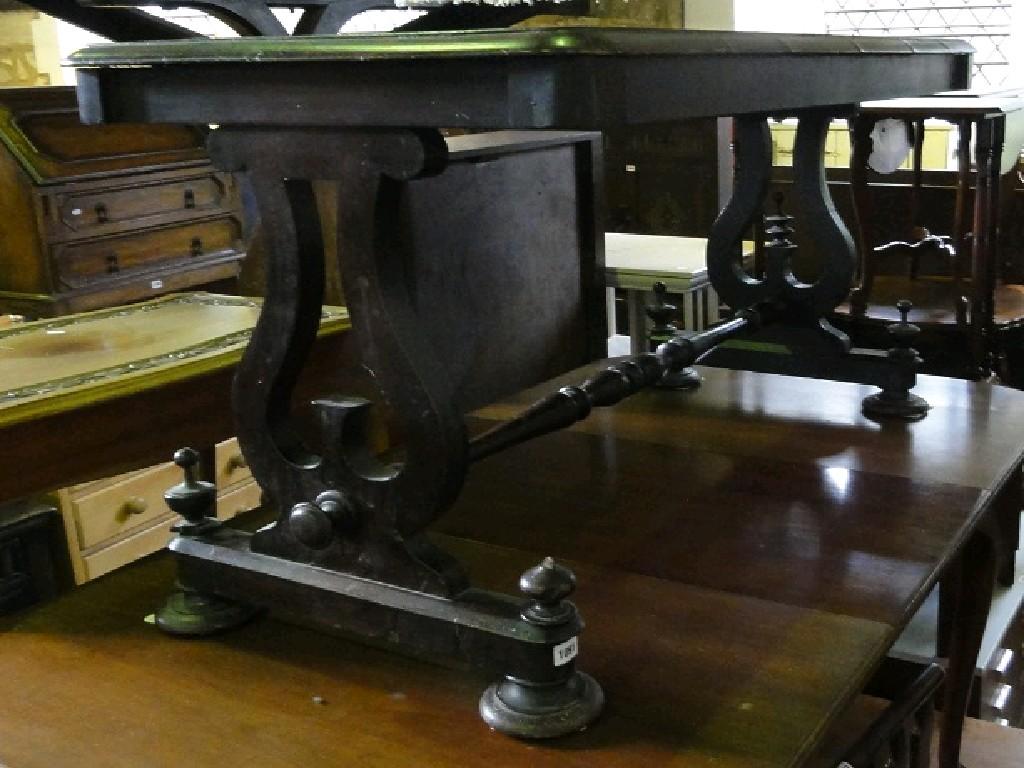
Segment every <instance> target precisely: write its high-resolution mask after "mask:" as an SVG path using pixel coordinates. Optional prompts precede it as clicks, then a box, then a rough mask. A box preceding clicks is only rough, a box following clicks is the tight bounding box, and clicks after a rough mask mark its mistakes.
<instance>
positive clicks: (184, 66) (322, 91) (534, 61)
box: [72, 28, 969, 129]
mask: <svg viewBox="0 0 1024 768" xmlns="http://www.w3.org/2000/svg"><path fill="white" fill-rule="evenodd" d="M72 63H73V65H74V66H75V67H77V68H79V74H78V78H79V80H78V82H79V100H80V103H81V105H82V114H83V118H84V119H85V120H86V121H87V122H120V121H137V120H144V121H154V122H159V121H164V122H168V121H170V122H180V123H198V124H204V123H218V124H221V125H226V124H229V123H235V122H237V123H240V124H248V125H254V124H255V125H258V124H268V123H269V124H276V125H303V126H311V125H320V126H332V127H342V126H378V127H379V126H393V127H404V126H423V127H428V126H448V127H453V128H572V129H576V128H600V127H611V126H622V125H640V124H645V123H653V122H664V121H673V120H682V119H687V118H692V117H713V116H718V115H735V114H745V113H763V112H765V111H772V112H779V113H781V112H784V111H789V112H792V111H797V110H801V109H805V108H808V107H818V106H828V105H848V104H851V103H853V102H856V101H861V100H864V99H870V98H889V97H894V96H901V95H906V94H907V93H934V92H935V91H939V90H946V89H949V88H957V87H966V85H967V81H966V77H967V75H968V69H969V53H968V50H967V48H965V47H964V44H962V43H960V42H959V41H949V40H942V41H932V40H925V39H923V38H902V39H900V38H877V37H876V38H868V37H859V38H857V40H856V41H853V40H852V39H845V38H843V37H841V36H832V37H828V36H824V35H820V36H813V35H759V34H750V33H741V32H701V31H694V30H632V29H598V28H553V29H519V30H512V31H504V30H486V31H482V32H456V33H438V34H436V35H423V34H417V33H406V34H400V33H395V34H389V35H387V36H385V37H381V36H379V35H378V36H372V35H371V36H366V35H345V36H343V37H341V38H333V39H331V40H330V41H329V42H327V43H325V42H324V41H323V40H322V39H313V38H301V37H292V38H237V39H232V40H218V41H202V42H199V43H192V42H188V41H186V42H185V43H184V44H182V45H178V44H176V43H174V42H157V43H141V44H136V45H124V46H117V47H94V48H90V49H89V50H88V51H85V52H79V53H78V54H76V55H75V56H74V57H72ZM125 63H130V64H152V65H153V66H151V67H144V68H123V67H120V66H118V65H121V64H125ZM254 68H257V69H256V70H254ZM254 71H258V73H259V74H258V75H257V76H255V77H254V76H253V73H254ZM792 82H800V83H801V87H800V88H793V87H791V83H792ZM226 104H230V105H231V108H230V113H228V112H226V111H225V105H226ZM225 118H229V119H227V120H225Z"/></svg>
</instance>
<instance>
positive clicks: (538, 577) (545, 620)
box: [519, 557, 576, 626]
mask: <svg viewBox="0 0 1024 768" xmlns="http://www.w3.org/2000/svg"><path fill="white" fill-rule="evenodd" d="M519 590H520V591H521V592H522V593H523V594H524V595H526V596H527V597H529V598H531V599H532V601H533V602H531V603H530V604H529V605H527V606H526V607H525V608H523V612H522V616H523V618H524V619H525V620H526V621H528V622H530V623H531V624H539V625H541V626H550V625H552V624H563V623H565V622H566V621H568V620H569V619H570V618H572V616H573V613H574V612H575V608H574V607H573V604H572V603H570V602H568V601H567V599H566V598H568V597H569V595H571V594H572V593H573V592H574V591H575V590H576V576H575V575H574V574H573V572H572V571H570V570H569V569H568V568H566V567H565V566H564V565H559V564H558V563H556V562H555V561H554V559H553V558H550V557H545V558H544V560H542V561H541V563H540V565H535V566H534V567H533V568H531V569H530V570H528V571H526V572H525V573H524V574H523V575H522V576H520V577H519Z"/></svg>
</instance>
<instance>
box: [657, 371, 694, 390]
mask: <svg viewBox="0 0 1024 768" xmlns="http://www.w3.org/2000/svg"><path fill="white" fill-rule="evenodd" d="M654 386H655V387H657V388H658V389H696V388H697V387H699V386H700V374H699V373H697V370H696V369H695V368H683V369H682V370H681V371H666V373H665V375H664V376H662V377H661V381H659V382H658V383H656V384H655V385H654Z"/></svg>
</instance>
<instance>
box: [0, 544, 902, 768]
mask: <svg viewBox="0 0 1024 768" xmlns="http://www.w3.org/2000/svg"><path fill="white" fill-rule="evenodd" d="M448 544H449V545H450V546H451V547H452V549H454V550H455V551H457V552H458V554H459V555H460V556H461V557H463V558H464V560H465V561H466V562H467V563H468V564H469V566H470V568H471V569H472V571H473V572H474V574H475V575H476V576H477V577H478V578H479V580H480V581H481V582H483V583H488V584H490V583H493V584H496V585H507V584H508V583H510V582H514V580H515V579H516V578H517V576H518V573H519V572H520V570H521V569H522V568H523V567H524V565H525V564H528V563H531V562H535V561H536V557H537V555H538V554H539V553H538V552H522V551H513V550H507V549H500V548H492V547H483V546H481V545H478V544H474V543H471V542H448ZM576 572H577V575H578V576H579V577H580V579H581V583H582V584H583V585H584V588H583V589H581V591H580V592H579V593H578V603H579V605H580V607H581V609H582V610H583V611H584V612H585V613H587V614H588V615H590V616H593V617H596V616H597V615H598V614H599V613H600V612H605V613H607V614H608V615H610V616H615V617H616V620H614V621H611V620H606V621H601V622H597V621H593V622H592V623H591V625H590V626H589V627H588V629H587V630H586V631H585V632H584V635H583V637H582V639H581V642H582V644H583V647H584V648H585V650H584V653H585V654H586V655H587V658H588V668H589V669H591V670H593V671H594V672H595V674H598V675H600V676H601V680H602V684H603V685H604V687H605V690H606V692H607V694H608V700H609V705H608V709H607V710H606V712H605V714H604V715H603V717H602V719H601V720H600V721H599V722H598V724H597V725H595V726H594V727H592V728H591V729H589V730H588V731H586V732H585V733H582V734H579V735H577V736H575V737H572V738H569V739H563V740H560V741H556V742H551V743H534V744H531V743H526V742H521V741H515V740H513V739H509V738H507V737H504V736H500V735H498V734H495V733H493V732H490V731H488V730H487V728H486V727H485V726H484V725H483V724H482V723H480V722H479V720H478V718H477V714H476V711H475V709H476V707H475V702H476V698H477V696H478V694H479V691H480V690H481V689H482V687H483V684H484V683H485V682H486V681H485V680H482V679H480V678H479V677H477V676H475V675H473V674H471V673H468V672H463V671H458V670H450V669H445V668H442V667H439V666H434V665H430V664H427V663H424V662H417V661H412V660H408V659H404V658H402V657H399V656H395V655H393V654H385V653H382V652H379V651H375V650H371V649H369V648H366V647H365V646H361V645H358V644H356V643H353V642H350V641H346V640H339V639H336V638H330V637H327V636H324V635H320V634H316V633H313V632H309V631H306V630H301V629H297V628H294V627H287V626H284V625H281V624H277V623H274V622H270V621H261V622H257V623H256V624H254V625H251V626H249V627H248V628H246V629H243V630H241V631H238V632H235V633H232V634H229V635H225V636H223V637H221V638H217V639H214V640H209V641H181V640H177V639H172V638H168V637H166V636H163V635H161V634H160V633H158V632H157V631H156V629H155V628H153V627H152V626H149V625H147V624H145V623H144V622H143V617H144V616H145V615H146V614H147V613H149V612H150V611H151V610H152V609H153V608H154V607H155V606H156V605H157V604H158V603H159V601H160V599H161V598H162V596H163V594H164V592H165V591H166V589H167V588H168V587H169V586H170V583H171V581H172V579H173V570H172V569H171V568H170V567H169V562H168V561H167V560H166V559H164V558H162V557H158V558H156V559H155V560H150V561H148V562H144V563H142V564H137V565H133V566H131V567H129V568H127V569H124V570H122V571H119V572H117V573H116V574H113V575H111V576H108V577H105V578H103V579H100V580H98V581H97V582H95V583H93V584H89V585H87V586H86V587H84V588H83V589H81V590H79V591H77V592H75V593H73V594H71V595H69V596H67V597H65V598H64V599H62V600H61V601H59V602H58V603H56V604H52V605H50V606H48V607H46V608H44V609H42V610H40V611H39V612H37V613H35V614H31V615H28V616H26V617H24V618H23V619H21V620H20V621H16V622H13V623H12V625H11V626H10V629H9V630H8V631H7V632H6V633H5V634H4V638H3V639H4V642H3V647H2V650H0V695H2V697H3V699H4V700H5V702H6V703H5V716H4V718H3V719H2V720H0V761H4V762H5V763H7V764H9V765H11V766H12V768H34V767H35V766H40V767H42V766H46V768H50V767H51V766H54V765H66V764H75V765H79V766H83V768H87V767H88V766H104V768H108V767H109V768H117V767H120V766H125V767H127V766H132V768H134V767H135V766H138V765H142V764H144V765H147V766H154V768H156V767H157V766H180V765H186V764H187V765H194V766H213V765H218V766H243V765H260V766H268V767H269V768H277V767H278V766H281V767H282V768H283V767H284V766H290V767H296V768H297V767H298V766H303V765H311V764H316V765H339V766H342V765H359V766H397V765H417V766H430V767H431V768H433V767H435V766H437V767H440V766H471V765H493V766H531V767H532V766H538V767H543V766H638V767H639V766H649V765H668V764H674V765H681V766H686V767H687V768H690V767H691V766H692V767H693V768H711V767H712V766H724V767H725V768H762V766H771V765H794V764H797V763H798V762H799V761H800V759H801V758H802V757H803V755H804V753H805V752H806V751H807V750H808V749H809V748H810V745H811V743H813V741H814V740H815V738H816V737H817V727H818V724H819V723H820V721H821V720H822V719H824V718H827V717H828V716H829V715H830V714H831V712H832V710H833V709H835V708H836V707H837V706H838V705H839V702H843V701H844V700H846V699H848V698H849V697H850V696H851V695H852V693H853V692H854V690H853V688H852V686H853V685H854V684H855V682H856V681H860V680H861V678H862V676H863V674H864V673H865V670H864V669H863V668H862V663H863V660H864V659H865V658H869V657H871V656H873V655H874V654H876V653H878V652H880V648H881V646H882V644H883V643H884V638H885V635H886V634H887V630H886V628H885V627H883V626H880V625H877V624H874V623H872V622H865V621H859V620H856V619H849V618H844V617H839V616H833V615H830V614H827V613H821V612H815V611H808V610H804V609H798V608H792V607H788V606H783V605H779V604H776V603H772V602H767V601H760V600H753V599H750V598H744V597H737V596H733V595H728V594H726V593H723V592H718V591H713V590H703V589H698V588H693V587H688V586H685V585H681V584H674V583H672V582H669V581H662V580H658V579H650V578H645V577H639V576H635V575H630V574H628V573H625V572H621V571H616V570H601V569H594V568H590V567H585V566H579V567H577V571H576ZM737 625H740V626H745V627H748V628H749V630H748V631H745V632H737V631H736V628H737ZM822 637H828V638H830V642H829V643H823V642H822ZM283 649H287V650H288V652H287V653H283V652H282V651H283ZM314 697H321V698H322V699H323V703H322V704H317V703H315V702H314V700H313V698H314ZM58 701H59V706H55V702H58ZM44 713H45V717H44ZM183 734H188V737H187V738H182V735H183Z"/></svg>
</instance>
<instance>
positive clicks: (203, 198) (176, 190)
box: [59, 176, 228, 232]
mask: <svg viewBox="0 0 1024 768" xmlns="http://www.w3.org/2000/svg"><path fill="white" fill-rule="evenodd" d="M227 197H228V195H227V190H226V189H225V188H224V185H223V184H222V183H221V181H220V180H219V179H217V178H216V177H214V176H201V177H198V178H195V179H187V180H184V181H175V182H167V183H163V184H151V185H141V186H128V187H115V188H110V189H102V190H89V191H83V192H78V193H72V194H69V195H67V196H62V198H61V200H60V202H59V206H60V221H61V224H62V225H63V226H64V227H66V228H67V229H69V230H71V231H73V232H86V231H88V230H90V229H93V228H95V227H102V226H105V225H110V224H123V223H125V222H130V221H134V220H136V219H144V218H146V217H148V216H159V215H162V214H167V213H175V212H184V211H197V212H203V211H207V212H209V211H214V210H216V209H218V208H222V207H224V205H225V200H226V198H227Z"/></svg>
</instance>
